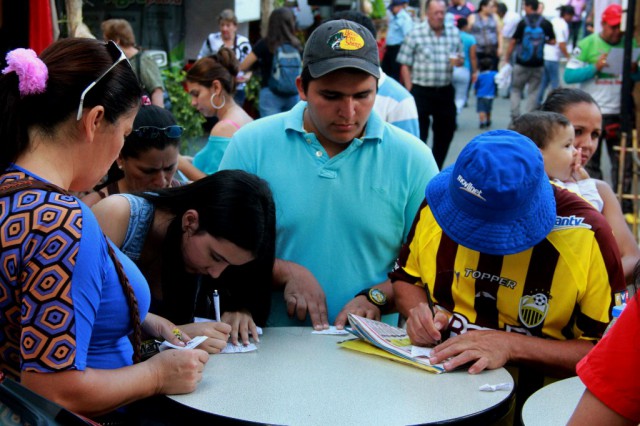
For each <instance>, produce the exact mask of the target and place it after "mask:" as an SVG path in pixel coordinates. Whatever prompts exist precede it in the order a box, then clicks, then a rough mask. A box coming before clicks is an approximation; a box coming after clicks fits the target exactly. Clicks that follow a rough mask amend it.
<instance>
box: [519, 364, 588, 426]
mask: <svg viewBox="0 0 640 426" xmlns="http://www.w3.org/2000/svg"><path fill="white" fill-rule="evenodd" d="M584 389H585V386H584V385H583V384H582V382H581V381H580V378H579V377H577V376H576V377H571V378H569V379H564V380H560V381H557V382H554V383H551V384H550V385H547V386H545V387H543V388H542V389H540V390H538V391H537V392H536V393H534V394H533V395H531V396H530V397H529V399H527V401H526V402H525V403H524V406H523V407H522V422H523V423H524V424H525V426H548V425H566V424H567V422H568V421H569V419H570V418H571V414H573V411H574V410H575V409H576V406H577V405H578V401H580V398H581V397H582V394H583V393H584Z"/></svg>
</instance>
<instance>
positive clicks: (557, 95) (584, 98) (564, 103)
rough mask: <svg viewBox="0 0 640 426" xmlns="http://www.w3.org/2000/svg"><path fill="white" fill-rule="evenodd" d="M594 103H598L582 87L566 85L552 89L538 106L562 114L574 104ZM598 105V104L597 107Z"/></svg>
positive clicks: (543, 109)
mask: <svg viewBox="0 0 640 426" xmlns="http://www.w3.org/2000/svg"><path fill="white" fill-rule="evenodd" d="M581 103H587V104H594V105H596V106H598V103H597V102H596V101H595V99H593V97H592V96H591V95H590V94H589V93H587V92H585V91H584V90H582V89H573V88H568V87H559V88H557V89H554V90H552V91H551V92H550V93H549V94H548V95H547V98H546V99H545V100H544V102H543V103H542V105H541V106H540V110H541V111H551V112H557V113H560V114H564V113H565V111H566V110H567V109H568V108H569V107H570V106H571V105H575V104H581ZM599 108H600V107H599V106H598V109H599Z"/></svg>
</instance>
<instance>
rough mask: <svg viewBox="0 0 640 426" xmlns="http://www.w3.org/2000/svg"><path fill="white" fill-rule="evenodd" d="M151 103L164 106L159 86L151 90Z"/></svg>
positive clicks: (162, 92)
mask: <svg viewBox="0 0 640 426" xmlns="http://www.w3.org/2000/svg"><path fill="white" fill-rule="evenodd" d="M151 104H152V105H155V106H159V107H160V108H164V91H163V90H162V89H161V88H157V89H155V90H154V91H153V92H151Z"/></svg>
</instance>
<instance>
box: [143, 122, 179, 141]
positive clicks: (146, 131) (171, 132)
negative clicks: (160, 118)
mask: <svg viewBox="0 0 640 426" xmlns="http://www.w3.org/2000/svg"><path fill="white" fill-rule="evenodd" d="M183 131H184V129H183V128H182V127H181V126H176V125H174V126H168V127H154V126H143V127H138V128H137V129H135V130H133V131H132V132H131V134H132V135H136V136H137V137H139V138H143V139H156V138H157V137H159V136H165V137H167V138H169V139H177V138H179V137H180V136H182V132H183Z"/></svg>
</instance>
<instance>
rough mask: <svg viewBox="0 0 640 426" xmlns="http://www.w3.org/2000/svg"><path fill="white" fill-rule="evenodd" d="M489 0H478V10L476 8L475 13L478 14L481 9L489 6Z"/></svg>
mask: <svg viewBox="0 0 640 426" xmlns="http://www.w3.org/2000/svg"><path fill="white" fill-rule="evenodd" d="M490 2H491V0H480V3H478V10H476V13H478V14H479V13H480V11H481V10H482V9H484V8H485V7H487V6H489V3H490Z"/></svg>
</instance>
